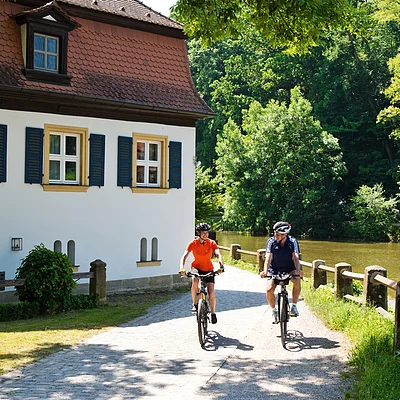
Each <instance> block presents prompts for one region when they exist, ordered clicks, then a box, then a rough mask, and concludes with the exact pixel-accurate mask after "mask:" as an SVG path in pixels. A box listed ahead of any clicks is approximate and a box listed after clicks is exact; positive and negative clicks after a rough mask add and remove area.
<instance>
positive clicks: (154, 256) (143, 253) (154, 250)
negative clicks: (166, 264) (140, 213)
mask: <svg viewBox="0 0 400 400" xmlns="http://www.w3.org/2000/svg"><path fill="white" fill-rule="evenodd" d="M147 243H148V242H147V239H146V238H145V237H143V238H141V239H140V261H137V262H136V264H137V266H138V267H157V266H160V265H161V260H158V239H157V238H156V237H153V238H152V239H151V253H150V254H151V260H148V259H147V254H148V253H147Z"/></svg>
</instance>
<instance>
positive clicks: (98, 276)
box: [89, 259, 107, 303]
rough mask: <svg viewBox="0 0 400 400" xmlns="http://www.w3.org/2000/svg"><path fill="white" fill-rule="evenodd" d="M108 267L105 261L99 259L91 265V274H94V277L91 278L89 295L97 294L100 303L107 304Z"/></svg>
mask: <svg viewBox="0 0 400 400" xmlns="http://www.w3.org/2000/svg"><path fill="white" fill-rule="evenodd" d="M106 265H107V264H106V263H105V262H104V261H102V260H98V259H97V260H94V261H92V262H91V263H90V272H93V274H94V277H93V278H90V282H89V293H90V294H97V295H98V296H99V301H100V303H105V302H106V301H107V292H106Z"/></svg>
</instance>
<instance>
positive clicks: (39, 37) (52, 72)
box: [15, 1, 78, 84]
mask: <svg viewBox="0 0 400 400" xmlns="http://www.w3.org/2000/svg"><path fill="white" fill-rule="evenodd" d="M15 20H16V21H17V23H18V24H19V25H20V26H21V36H22V52H23V56H24V64H25V69H24V73H25V76H26V77H27V78H28V79H31V80H36V81H43V82H49V83H55V84H69V82H70V80H71V76H70V75H68V73H67V67H68V60H67V56H68V33H69V32H70V31H72V30H73V29H75V28H76V27H77V26H78V24H77V23H76V22H75V21H73V20H72V19H71V18H70V17H69V16H68V15H67V14H66V12H65V11H64V10H63V9H62V8H60V6H59V5H58V4H57V2H56V1H53V2H51V3H48V4H46V5H45V6H43V7H39V8H37V9H35V10H30V11H26V12H24V13H22V14H19V15H17V16H16V17H15Z"/></svg>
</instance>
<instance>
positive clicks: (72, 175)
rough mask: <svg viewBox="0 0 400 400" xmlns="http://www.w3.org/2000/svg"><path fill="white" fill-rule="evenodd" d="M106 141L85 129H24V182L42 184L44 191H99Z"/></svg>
mask: <svg viewBox="0 0 400 400" xmlns="http://www.w3.org/2000/svg"><path fill="white" fill-rule="evenodd" d="M0 127H1V125H0ZM105 139H106V138H105V135H101V134H97V133H91V134H90V135H89V134H88V129H87V128H79V127H69V126H60V125H47V124H46V125H45V126H44V129H41V128H31V127H27V128H26V140H25V183H29V184H41V185H42V186H43V189H44V190H46V191H53V192H54V191H63V192H65V191H69V192H72V191H73V192H84V191H87V189H88V188H89V186H98V187H99V188H101V187H102V186H104V169H105V144H106V140H105ZM89 141H90V145H88V142H89ZM88 172H89V176H88Z"/></svg>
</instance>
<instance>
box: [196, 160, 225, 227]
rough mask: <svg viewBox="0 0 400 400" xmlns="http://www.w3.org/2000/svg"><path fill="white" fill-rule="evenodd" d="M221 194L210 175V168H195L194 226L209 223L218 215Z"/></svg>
mask: <svg viewBox="0 0 400 400" xmlns="http://www.w3.org/2000/svg"><path fill="white" fill-rule="evenodd" d="M220 206H221V193H220V192H219V190H218V181H217V179H216V178H214V177H213V176H212V174H211V170H210V168H203V167H200V166H198V167H197V168H196V207H195V218H196V224H197V223H199V222H201V221H210V220H211V219H212V218H213V217H214V218H215V217H216V216H218V214H219V213H220Z"/></svg>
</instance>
